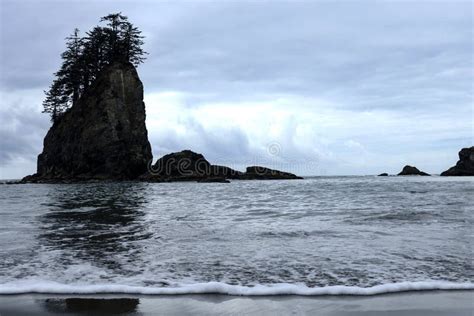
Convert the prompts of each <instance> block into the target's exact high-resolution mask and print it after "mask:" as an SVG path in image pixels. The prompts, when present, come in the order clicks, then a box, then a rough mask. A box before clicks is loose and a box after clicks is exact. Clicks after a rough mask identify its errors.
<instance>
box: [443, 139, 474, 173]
mask: <svg viewBox="0 0 474 316" xmlns="http://www.w3.org/2000/svg"><path fill="white" fill-rule="evenodd" d="M441 176H474V146H472V147H469V148H463V149H461V151H460V152H459V160H458V162H457V163H456V165H455V166H454V167H451V168H449V169H448V170H446V171H444V172H442V173H441Z"/></svg>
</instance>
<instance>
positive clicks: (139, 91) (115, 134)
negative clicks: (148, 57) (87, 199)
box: [24, 63, 152, 182]
mask: <svg viewBox="0 0 474 316" xmlns="http://www.w3.org/2000/svg"><path fill="white" fill-rule="evenodd" d="M151 159H152V154H151V147H150V144H149V142H148V136H147V129H146V126H145V104H144V103H143V85H142V83H141V81H140V79H139V77H138V74H137V71H136V69H135V67H134V66H133V65H132V64H130V63H114V64H112V65H109V66H108V67H106V68H105V69H104V70H103V71H102V72H101V74H100V75H99V77H98V78H97V80H96V81H95V82H94V83H93V85H92V86H91V87H90V88H89V90H88V91H87V92H86V93H85V94H84V95H83V96H82V97H81V98H80V99H79V100H78V101H77V103H76V104H75V105H74V106H73V107H71V108H70V109H69V110H68V111H67V112H66V113H65V114H64V115H63V116H62V117H61V118H59V119H58V120H57V121H56V122H55V123H54V124H53V126H52V127H51V128H50V129H49V131H48V133H47V135H46V137H45V139H44V148H43V152H42V153H41V154H40V155H39V156H38V166H37V173H36V174H35V175H33V176H28V177H26V178H24V181H26V182H29V181H31V182H47V181H64V180H66V181H68V180H73V181H76V180H91V179H100V180H104V179H111V180H119V179H120V180H123V179H135V178H137V177H138V176H139V175H141V174H143V173H144V172H145V171H146V170H147V165H148V163H149V162H150V161H151Z"/></svg>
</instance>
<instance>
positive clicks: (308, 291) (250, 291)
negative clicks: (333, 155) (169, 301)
mask: <svg viewBox="0 0 474 316" xmlns="http://www.w3.org/2000/svg"><path fill="white" fill-rule="evenodd" d="M432 290H474V283H453V282H446V281H424V282H400V283H388V284H381V285H375V286H372V287H357V286H344V285H335V286H326V287H307V286H305V285H298V284H288V283H279V284H273V285H255V286H251V287H249V286H241V285H230V284H226V283H221V282H208V283H196V284H183V285H180V286H176V287H141V286H131V285H116V284H104V285H68V284H61V283H56V282H31V281H30V282H23V281H19V282H15V283H6V284H0V295H2V294H26V293H41V294H141V295H184V294H225V295H237V296H270V295H304V296H323V295H355V296H369V295H378V294H387V293H398V292H408V291H432Z"/></svg>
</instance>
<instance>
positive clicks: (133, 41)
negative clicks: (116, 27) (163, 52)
mask: <svg viewBox="0 0 474 316" xmlns="http://www.w3.org/2000/svg"><path fill="white" fill-rule="evenodd" d="M141 33H142V32H141V31H140V30H139V29H138V28H137V27H134V26H133V24H132V23H129V22H126V23H125V24H124V27H123V32H122V51H123V53H124V54H125V60H127V61H129V62H131V63H132V64H133V65H134V66H135V67H136V66H138V65H139V64H141V63H142V62H143V61H144V60H145V57H144V55H145V54H147V53H146V52H145V51H144V50H143V49H142V45H143V44H144V42H143V38H144V36H142V35H141Z"/></svg>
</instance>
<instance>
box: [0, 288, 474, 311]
mask: <svg viewBox="0 0 474 316" xmlns="http://www.w3.org/2000/svg"><path fill="white" fill-rule="evenodd" d="M473 312H474V291H472V290H449V291H442V290H441V291H436V290H428V291H410V292H402V293H387V294H378V295H372V296H354V295H339V296H335V295H326V296H300V295H273V296H231V295H222V294H180V295H131V294H87V295H69V294H20V295H17V294H8V295H3V294H2V295H0V315H2V316H4V315H25V314H28V315H58V314H63V313H74V314H75V315H86V314H87V315H107V314H116V313H121V314H122V315H137V314H138V315H156V314H165V315H226V314H245V315H255V314H259V315H261V314H263V315H270V314H271V315H288V314H299V315H306V314H308V315H309V314H312V315H315V314H317V315H334V316H335V315H340V316H342V315H423V316H425V315H426V316H427V315H472V314H473Z"/></svg>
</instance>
